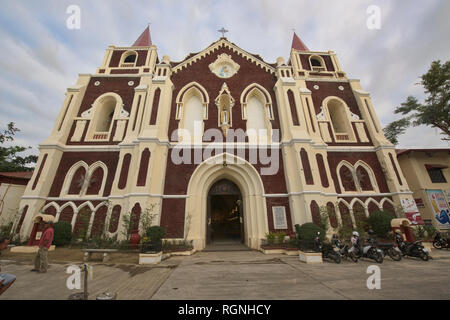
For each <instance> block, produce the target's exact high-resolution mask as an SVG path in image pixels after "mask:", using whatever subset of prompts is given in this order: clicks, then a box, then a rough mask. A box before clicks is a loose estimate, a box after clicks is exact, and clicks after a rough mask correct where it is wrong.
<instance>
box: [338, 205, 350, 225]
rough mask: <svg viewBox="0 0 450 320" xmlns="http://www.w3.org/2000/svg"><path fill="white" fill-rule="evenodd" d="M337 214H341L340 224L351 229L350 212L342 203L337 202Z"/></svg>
mask: <svg viewBox="0 0 450 320" xmlns="http://www.w3.org/2000/svg"><path fill="white" fill-rule="evenodd" d="M339 212H340V213H341V219H342V224H343V225H344V226H347V227H348V228H353V222H352V218H351V216H350V210H349V208H348V207H347V205H346V204H345V203H344V202H342V201H341V202H339Z"/></svg>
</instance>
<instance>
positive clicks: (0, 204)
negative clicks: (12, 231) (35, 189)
mask: <svg viewBox="0 0 450 320" xmlns="http://www.w3.org/2000/svg"><path fill="white" fill-rule="evenodd" d="M32 174H33V172H32V171H21V172H0V227H1V226H7V225H9V224H10V223H11V222H14V218H15V217H16V215H17V212H18V211H19V204H20V200H21V198H22V196H23V193H24V192H25V188H26V186H27V184H28V182H29V181H30V178H31V176H32Z"/></svg>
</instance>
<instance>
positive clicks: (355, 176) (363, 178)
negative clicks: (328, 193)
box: [337, 160, 378, 193]
mask: <svg viewBox="0 0 450 320" xmlns="http://www.w3.org/2000/svg"><path fill="white" fill-rule="evenodd" d="M355 168H356V169H355ZM337 171H338V179H339V183H340V186H341V189H342V190H341V192H349V191H357V192H367V193H371V192H378V185H377V182H376V179H375V176H374V174H373V171H372V169H371V168H370V167H369V165H368V164H366V163H365V162H363V161H362V160H358V161H357V162H356V163H355V165H351V164H350V163H349V162H347V161H345V160H343V161H342V162H341V163H340V164H339V165H338V166H337Z"/></svg>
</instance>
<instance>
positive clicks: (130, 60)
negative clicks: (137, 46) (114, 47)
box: [120, 51, 137, 67]
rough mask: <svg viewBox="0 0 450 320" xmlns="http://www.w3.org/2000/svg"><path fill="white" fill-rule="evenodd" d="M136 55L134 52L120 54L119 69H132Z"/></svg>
mask: <svg viewBox="0 0 450 320" xmlns="http://www.w3.org/2000/svg"><path fill="white" fill-rule="evenodd" d="M136 60H137V53H136V52H135V51H127V52H124V53H123V54H122V57H121V59H120V66H121V67H134V66H135V65H136Z"/></svg>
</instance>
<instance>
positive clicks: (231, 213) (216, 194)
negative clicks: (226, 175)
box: [206, 179, 244, 244]
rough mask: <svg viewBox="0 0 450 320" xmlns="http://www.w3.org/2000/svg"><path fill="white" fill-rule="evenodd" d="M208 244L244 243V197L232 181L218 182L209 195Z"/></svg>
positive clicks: (223, 180)
mask: <svg viewBox="0 0 450 320" xmlns="http://www.w3.org/2000/svg"><path fill="white" fill-rule="evenodd" d="M206 228H207V232H206V233H207V244H211V243H218V242H234V243H243V242H244V219H243V214H242V196H241V192H240V191H239V188H238V187H237V186H236V185H235V184H234V183H233V182H231V181H229V180H226V179H222V180H220V181H218V182H216V183H215V184H214V185H213V186H212V187H211V189H210V191H209V193H208V219H207V226H206Z"/></svg>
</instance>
